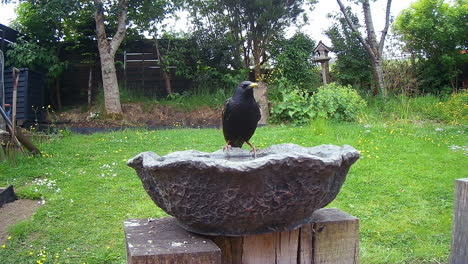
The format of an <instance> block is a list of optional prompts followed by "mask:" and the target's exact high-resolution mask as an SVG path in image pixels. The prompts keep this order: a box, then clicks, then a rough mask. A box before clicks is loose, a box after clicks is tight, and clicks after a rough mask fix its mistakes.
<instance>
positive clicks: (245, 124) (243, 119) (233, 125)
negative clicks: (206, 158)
mask: <svg viewBox="0 0 468 264" xmlns="http://www.w3.org/2000/svg"><path fill="white" fill-rule="evenodd" d="M257 86H258V84H256V83H253V82H249V81H243V82H241V83H240V84H239V86H237V88H236V90H235V91H234V95H233V96H232V97H231V98H229V99H228V100H227V101H226V103H225V104H224V109H223V113H222V117H223V134H224V139H225V140H226V146H225V147H224V150H228V149H229V148H230V147H236V148H241V147H242V145H244V143H247V144H248V145H249V146H250V147H251V148H252V151H253V152H254V155H255V151H256V150H257V149H256V148H255V147H254V146H253V145H252V144H250V142H249V140H250V138H251V137H252V135H253V133H254V132H255V129H257V123H258V121H259V120H260V108H259V107H258V104H257V102H256V101H255V98H254V96H253V88H255V87H257Z"/></svg>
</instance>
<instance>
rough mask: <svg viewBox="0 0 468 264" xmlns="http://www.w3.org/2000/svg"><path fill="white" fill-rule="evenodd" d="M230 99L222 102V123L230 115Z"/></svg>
mask: <svg viewBox="0 0 468 264" xmlns="http://www.w3.org/2000/svg"><path fill="white" fill-rule="evenodd" d="M231 99H232V98H229V99H227V100H226V102H225V103H224V108H223V112H222V113H221V117H222V119H223V123H224V122H226V120H229V118H230V116H231Z"/></svg>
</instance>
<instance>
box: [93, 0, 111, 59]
mask: <svg viewBox="0 0 468 264" xmlns="http://www.w3.org/2000/svg"><path fill="white" fill-rule="evenodd" d="M94 4H95V5H96V13H95V14H94V16H95V20H96V36H97V39H98V42H100V43H102V45H104V46H105V47H106V49H107V52H109V49H110V47H109V42H108V41H107V35H106V28H105V26H104V19H105V18H104V7H103V6H102V5H103V4H102V1H101V0H94Z"/></svg>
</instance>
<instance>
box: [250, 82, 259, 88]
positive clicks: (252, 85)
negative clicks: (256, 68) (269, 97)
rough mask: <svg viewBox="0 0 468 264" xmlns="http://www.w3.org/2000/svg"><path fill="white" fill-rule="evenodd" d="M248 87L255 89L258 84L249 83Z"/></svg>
mask: <svg viewBox="0 0 468 264" xmlns="http://www.w3.org/2000/svg"><path fill="white" fill-rule="evenodd" d="M249 86H250V87H252V88H255V87H257V86H258V83H251V84H250V85H249Z"/></svg>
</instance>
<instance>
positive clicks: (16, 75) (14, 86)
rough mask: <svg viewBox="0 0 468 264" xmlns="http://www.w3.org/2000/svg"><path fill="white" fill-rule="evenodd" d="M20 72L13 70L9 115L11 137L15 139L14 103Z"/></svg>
mask: <svg viewBox="0 0 468 264" xmlns="http://www.w3.org/2000/svg"><path fill="white" fill-rule="evenodd" d="M19 73H20V70H18V69H17V68H13V104H12V106H11V107H12V114H11V123H12V127H13V129H12V130H11V132H10V133H11V137H12V138H15V130H16V101H17V97H18V80H19Z"/></svg>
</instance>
